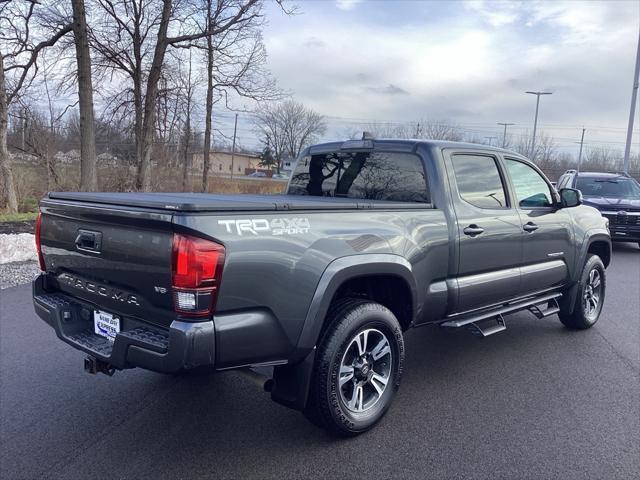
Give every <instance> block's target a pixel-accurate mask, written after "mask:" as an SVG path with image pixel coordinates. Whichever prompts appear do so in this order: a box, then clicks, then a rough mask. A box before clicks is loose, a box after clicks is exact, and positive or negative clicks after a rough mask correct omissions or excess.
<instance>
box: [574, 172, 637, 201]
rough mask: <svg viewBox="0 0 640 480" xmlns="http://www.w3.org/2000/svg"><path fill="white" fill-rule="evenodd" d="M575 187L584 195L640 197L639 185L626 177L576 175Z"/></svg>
mask: <svg viewBox="0 0 640 480" xmlns="http://www.w3.org/2000/svg"><path fill="white" fill-rule="evenodd" d="M576 188H577V189H578V190H580V191H581V192H582V195H584V196H585V197H618V198H638V199H640V185H638V182H636V181H635V180H634V179H633V178H628V177H609V178H603V177H578V181H577V182H576Z"/></svg>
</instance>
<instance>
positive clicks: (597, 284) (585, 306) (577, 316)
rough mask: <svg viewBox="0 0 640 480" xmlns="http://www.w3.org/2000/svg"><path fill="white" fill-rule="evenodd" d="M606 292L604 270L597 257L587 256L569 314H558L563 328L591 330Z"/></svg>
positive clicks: (598, 316) (600, 309) (600, 310)
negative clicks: (571, 310) (574, 301)
mask: <svg viewBox="0 0 640 480" xmlns="http://www.w3.org/2000/svg"><path fill="white" fill-rule="evenodd" d="M605 290H606V277H605V269H604V264H603V263H602V260H601V259H600V257H598V256H597V255H589V256H588V257H587V261H586V262H585V264H584V267H583V268H582V274H581V275H580V282H579V284H578V295H577V297H576V303H575V304H574V307H573V312H572V313H571V314H567V313H562V312H561V313H560V315H559V316H560V321H561V322H562V323H563V324H564V326H565V327H567V328H571V329H576V330H585V329H587V328H591V327H592V326H593V325H594V324H595V323H596V322H597V321H598V318H600V313H601V312H602V305H603V304H604V294H605Z"/></svg>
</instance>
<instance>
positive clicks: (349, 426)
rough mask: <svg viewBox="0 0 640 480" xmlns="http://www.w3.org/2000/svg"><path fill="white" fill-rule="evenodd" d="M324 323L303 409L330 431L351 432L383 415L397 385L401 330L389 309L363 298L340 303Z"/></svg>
mask: <svg viewBox="0 0 640 480" xmlns="http://www.w3.org/2000/svg"><path fill="white" fill-rule="evenodd" d="M328 321H329V326H328V328H327V330H326V331H325V334H324V335H323V336H322V339H321V340H320V343H319V345H318V351H317V356H316V363H315V365H314V370H313V377H312V385H311V392H310V395H309V402H308V406H307V408H306V410H305V412H304V413H305V415H306V416H307V417H308V418H309V419H310V420H311V421H312V422H313V423H315V424H317V425H320V426H322V427H324V428H326V429H327V430H329V431H330V432H332V433H336V434H338V435H343V436H353V435H357V434H360V433H363V432H365V431H367V430H369V429H370V428H371V427H373V426H374V425H375V424H376V423H377V422H378V421H379V420H380V419H381V418H382V417H383V415H384V414H385V413H386V412H387V410H388V408H389V406H390V405H391V402H392V400H393V397H394V395H395V393H396V391H397V389H398V387H399V386H400V377H401V375H402V368H403V363H404V343H403V339H402V330H401V328H400V324H399V323H398V320H397V319H396V317H395V316H394V315H393V313H392V312H391V311H390V310H389V309H387V308H386V307H384V306H382V305H380V304H378V303H373V302H369V301H365V300H347V301H346V302H341V304H340V306H339V307H338V308H336V309H334V310H333V311H332V312H331V313H330V318H328Z"/></svg>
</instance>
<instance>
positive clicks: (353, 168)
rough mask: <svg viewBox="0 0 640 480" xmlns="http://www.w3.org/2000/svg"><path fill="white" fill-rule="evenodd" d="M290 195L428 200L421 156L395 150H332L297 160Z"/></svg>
mask: <svg viewBox="0 0 640 480" xmlns="http://www.w3.org/2000/svg"><path fill="white" fill-rule="evenodd" d="M288 193H289V194H290V195H312V196H317V197H321V196H322V197H346V198H362V199H367V200H392V201H397V202H422V203H429V202H430V196H429V189H428V186H427V179H426V175H425V172H424V167H423V165H422V160H421V159H420V157H418V156H417V155H414V154H409V153H395V152H371V151H364V152H331V153H323V154H318V155H309V156H305V157H302V158H300V159H299V160H298V163H297V164H296V168H295V170H294V172H293V175H292V176H291V182H290V183H289V191H288Z"/></svg>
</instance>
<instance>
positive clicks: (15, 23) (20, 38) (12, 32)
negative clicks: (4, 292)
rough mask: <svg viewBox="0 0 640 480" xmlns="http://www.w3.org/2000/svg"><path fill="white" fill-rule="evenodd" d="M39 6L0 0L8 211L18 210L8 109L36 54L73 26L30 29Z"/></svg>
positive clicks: (1, 145) (0, 157)
mask: <svg viewBox="0 0 640 480" xmlns="http://www.w3.org/2000/svg"><path fill="white" fill-rule="evenodd" d="M39 8H41V5H40V2H38V1H37V0H24V1H22V2H4V3H0V41H2V44H3V51H0V72H1V73H0V172H1V173H2V178H3V185H4V192H5V197H6V203H7V207H8V209H9V211H17V209H18V202H17V198H16V192H15V186H14V184H13V174H12V171H11V167H10V165H9V160H10V159H9V150H8V149H7V126H8V113H9V108H10V106H11V103H12V102H14V101H15V100H16V99H17V98H18V96H19V95H20V93H21V92H22V91H23V89H25V88H27V87H28V86H29V85H30V84H31V83H32V82H33V79H34V76H35V73H36V72H37V70H38V64H37V60H38V56H39V54H40V53H41V52H42V51H43V50H44V49H45V48H48V47H51V46H53V45H55V43H56V42H57V41H58V40H60V38H62V37H63V36H64V35H66V34H67V33H69V32H70V31H71V30H72V28H73V26H72V24H71V23H64V24H59V25H56V26H55V28H54V29H52V31H49V29H47V31H46V32H42V30H43V29H37V28H34V26H35V23H36V14H37V13H38V12H37V11H36V10H37V9H39ZM43 33H46V36H45V35H42V34H43Z"/></svg>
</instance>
